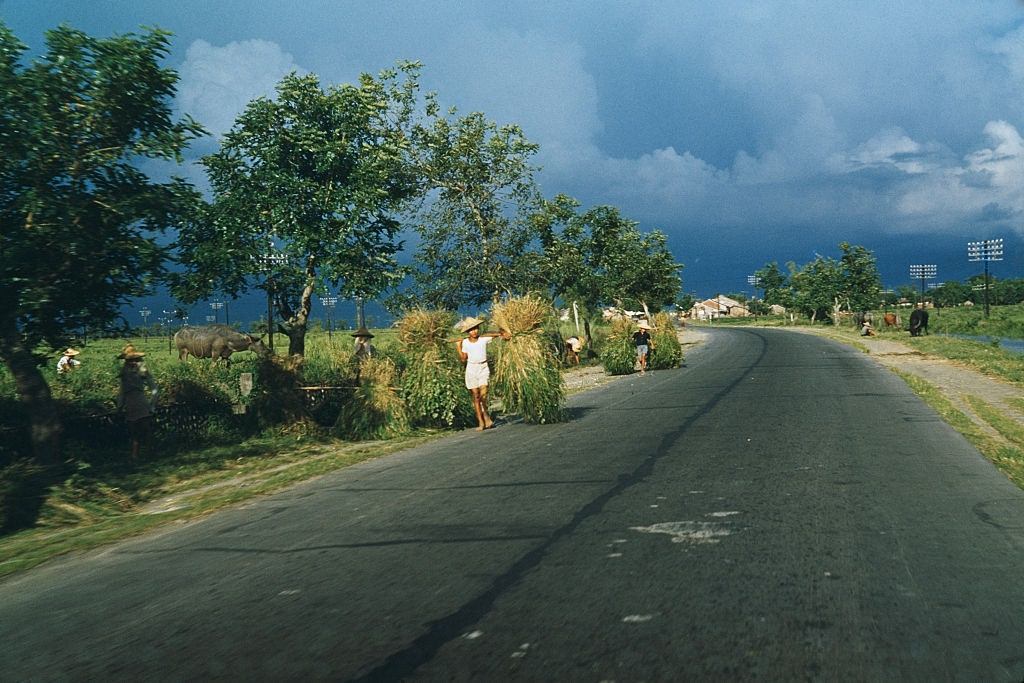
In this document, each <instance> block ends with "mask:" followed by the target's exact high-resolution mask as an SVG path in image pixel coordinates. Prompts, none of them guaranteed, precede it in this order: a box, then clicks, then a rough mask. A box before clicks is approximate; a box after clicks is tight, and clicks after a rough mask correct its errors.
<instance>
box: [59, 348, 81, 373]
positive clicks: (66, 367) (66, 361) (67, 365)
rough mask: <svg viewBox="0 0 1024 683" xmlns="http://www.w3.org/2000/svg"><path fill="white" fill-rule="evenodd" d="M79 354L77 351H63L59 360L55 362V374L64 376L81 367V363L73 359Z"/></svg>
mask: <svg viewBox="0 0 1024 683" xmlns="http://www.w3.org/2000/svg"><path fill="white" fill-rule="evenodd" d="M79 353H80V351H78V350H77V349H68V350H67V351H65V352H64V353H63V354H62V355H61V357H60V360H58V361H57V374H58V375H66V374H68V373H69V372H71V371H72V370H74V369H75V368H77V367H78V366H79V365H81V364H82V361H80V360H78V359H77V358H75V356H77V355H78V354H79Z"/></svg>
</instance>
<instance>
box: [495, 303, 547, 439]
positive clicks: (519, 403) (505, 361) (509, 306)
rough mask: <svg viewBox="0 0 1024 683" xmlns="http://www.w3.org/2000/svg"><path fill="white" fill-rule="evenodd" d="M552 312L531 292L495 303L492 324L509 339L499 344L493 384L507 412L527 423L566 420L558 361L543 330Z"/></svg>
mask: <svg viewBox="0 0 1024 683" xmlns="http://www.w3.org/2000/svg"><path fill="white" fill-rule="evenodd" d="M553 314H554V311H553V310H552V308H551V306H550V305H549V304H548V303H546V302H545V301H543V300H542V299H540V298H537V297H533V296H525V297H519V298H514V299H509V300H508V301H504V302H501V303H498V304H495V306H494V311H493V319H494V323H495V324H496V325H497V326H498V327H499V329H501V330H502V331H504V332H508V333H509V334H511V335H512V338H511V339H508V340H506V341H504V342H499V343H498V353H497V359H496V361H495V364H494V375H493V376H492V377H491V386H492V387H493V388H494V390H495V392H497V393H498V395H499V396H501V400H502V403H503V406H504V409H505V411H506V412H510V413H517V414H519V415H521V416H522V417H523V420H525V421H526V422H533V423H537V424H546V423H549V422H560V421H562V420H564V419H565V409H564V402H565V386H564V385H563V384H562V373H561V371H560V370H559V367H558V366H559V359H558V356H557V354H556V352H555V350H554V349H553V348H552V347H551V345H550V344H548V342H547V339H546V337H545V336H544V333H543V330H542V328H541V325H542V324H543V323H544V322H545V321H546V320H549V319H551V318H552V317H553Z"/></svg>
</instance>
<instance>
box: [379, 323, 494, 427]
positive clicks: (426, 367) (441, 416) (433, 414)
mask: <svg viewBox="0 0 1024 683" xmlns="http://www.w3.org/2000/svg"><path fill="white" fill-rule="evenodd" d="M454 322H455V314H454V313H450V312H448V311H432V310H426V309H416V310H413V311H410V312H408V313H406V314H405V315H404V316H403V317H402V319H401V320H399V321H398V323H397V327H398V339H399V341H400V342H401V344H402V352H403V353H404V354H405V356H406V359H407V364H406V368H405V372H404V373H403V375H402V382H401V384H402V397H403V398H404V399H405V403H406V407H407V408H408V411H409V417H410V419H411V420H412V422H413V424H414V425H416V426H421V427H438V428H449V429H452V428H455V429H459V428H462V427H465V426H467V425H469V424H472V423H474V422H475V417H474V413H473V404H472V402H471V399H470V395H469V392H468V391H466V385H465V382H464V372H463V367H462V361H460V360H459V356H458V353H457V352H456V351H455V345H454V343H453V342H452V341H451V340H450V339H449V334H450V332H451V327H452V325H453V324H454Z"/></svg>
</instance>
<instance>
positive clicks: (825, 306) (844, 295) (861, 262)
mask: <svg viewBox="0 0 1024 683" xmlns="http://www.w3.org/2000/svg"><path fill="white" fill-rule="evenodd" d="M839 249H840V251H841V252H842V255H841V256H840V258H839V259H834V258H830V257H826V256H822V255H820V254H819V255H818V256H817V258H815V259H814V260H813V261H811V262H810V263H807V264H805V265H804V266H802V267H799V268H798V267H797V266H796V265H795V264H790V284H791V286H792V289H793V299H794V305H796V307H797V308H799V309H800V310H801V311H802V312H803V313H804V314H805V315H807V316H808V317H809V318H810V319H811V320H817V319H819V318H826V317H828V318H831V319H832V321H833V322H834V323H836V324H838V323H839V314H840V313H841V312H843V311H849V312H854V311H867V310H870V309H872V308H874V307H875V306H876V305H877V303H878V301H879V296H880V294H881V290H882V285H881V278H880V277H879V274H878V268H877V266H876V263H875V257H874V255H873V254H872V253H871V252H870V251H868V250H867V249H865V248H864V247H861V246H857V245H851V244H850V243H849V242H842V243H840V244H839ZM766 296H767V295H766Z"/></svg>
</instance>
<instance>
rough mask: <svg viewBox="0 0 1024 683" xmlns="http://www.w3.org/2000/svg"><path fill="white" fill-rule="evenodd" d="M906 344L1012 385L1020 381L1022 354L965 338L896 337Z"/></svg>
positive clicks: (1023, 371)
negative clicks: (903, 338) (902, 338)
mask: <svg viewBox="0 0 1024 683" xmlns="http://www.w3.org/2000/svg"><path fill="white" fill-rule="evenodd" d="M900 341H902V342H903V343H906V344H908V345H909V346H911V347H913V348H915V349H918V350H920V351H923V352H924V353H929V354H932V355H934V356H941V357H943V358H948V359H950V360H954V361H957V362H958V363H963V364H964V365H966V366H968V367H971V368H974V369H976V370H978V371H979V372H983V373H985V374H987V375H993V376H996V377H1001V378H1003V379H1005V380H1007V381H1009V382H1013V383H1015V384H1024V354H1019V353H1014V352H1012V351H1006V350H1004V349H1000V348H998V347H997V346H993V345H991V344H986V343H984V342H978V341H971V340H968V339H955V338H951V337H942V336H935V335H929V336H926V337H908V338H907V339H905V340H900Z"/></svg>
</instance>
